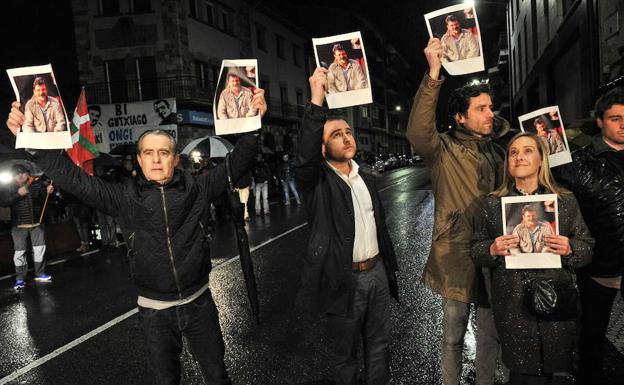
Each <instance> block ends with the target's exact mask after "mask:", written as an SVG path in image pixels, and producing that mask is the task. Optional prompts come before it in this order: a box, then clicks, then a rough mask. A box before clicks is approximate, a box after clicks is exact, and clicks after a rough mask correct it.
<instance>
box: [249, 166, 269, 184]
mask: <svg viewBox="0 0 624 385" xmlns="http://www.w3.org/2000/svg"><path fill="white" fill-rule="evenodd" d="M270 178H271V169H270V168H269V166H268V165H267V164H266V162H264V161H261V162H256V163H255V164H254V166H253V179H254V183H264V182H267V181H268V180H269V179H270Z"/></svg>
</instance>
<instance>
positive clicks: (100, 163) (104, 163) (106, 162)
mask: <svg viewBox="0 0 624 385" xmlns="http://www.w3.org/2000/svg"><path fill="white" fill-rule="evenodd" d="M87 162H93V167H94V168H95V167H104V168H111V167H117V166H121V159H120V158H118V157H116V156H113V155H111V154H107V153H105V152H100V155H98V156H97V158H93V159H91V160H88V161H87ZM87 162H85V163H87Z"/></svg>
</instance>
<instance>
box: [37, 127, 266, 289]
mask: <svg viewBox="0 0 624 385" xmlns="http://www.w3.org/2000/svg"><path fill="white" fill-rule="evenodd" d="M256 152H257V138H256V136H255V135H254V134H246V135H244V136H242V137H241V138H240V139H239V140H238V142H237V144H236V148H235V149H234V152H233V154H232V158H231V161H232V163H231V164H232V177H233V179H234V180H235V181H236V180H238V179H239V178H240V177H241V175H243V174H244V173H245V172H246V171H248V170H249V169H250V168H251V166H252V164H253V158H254V156H255V155H256ZM35 163H37V165H38V166H39V167H41V168H42V169H43V170H46V171H47V172H46V173H47V174H48V175H50V177H52V179H53V180H54V181H55V182H56V183H57V184H58V185H59V186H60V187H62V188H63V189H65V190H67V191H69V192H70V193H72V194H73V195H74V196H76V197H78V198H79V199H81V200H82V201H83V202H84V203H85V204H87V205H89V206H92V207H94V208H96V209H98V210H100V211H102V212H104V213H106V214H109V215H111V216H113V217H114V218H115V219H116V220H117V222H118V223H119V225H120V227H121V229H122V231H123V234H124V238H125V239H126V242H127V244H128V248H129V249H130V252H129V256H130V268H131V274H132V277H133V280H134V283H135V284H136V285H137V286H138V289H139V295H141V296H144V297H147V298H150V299H156V300H163V301H172V300H178V299H182V298H186V297H188V296H189V295H191V294H193V293H194V292H196V291H197V290H199V288H201V287H202V286H203V285H204V284H206V283H207V282H208V280H209V278H208V274H209V272H210V269H211V262H210V258H209V254H210V253H209V250H208V249H207V248H208V244H207V242H206V237H205V233H204V224H202V223H201V221H200V220H201V219H202V213H203V212H204V209H205V207H206V205H208V204H209V202H210V201H212V200H213V199H214V198H215V197H216V196H218V195H220V194H221V193H223V191H224V190H225V189H226V187H227V176H226V171H225V166H224V165H223V164H221V165H219V166H217V167H215V168H214V169H213V170H211V172H210V173H209V174H208V175H206V176H198V177H194V176H193V175H191V174H190V173H185V172H183V171H181V170H179V169H176V170H175V173H174V176H173V179H172V180H171V181H170V182H169V183H167V184H166V185H160V184H158V183H155V182H152V181H148V180H146V179H145V177H144V176H143V175H142V174H141V173H139V175H138V176H137V177H136V178H132V179H128V180H126V182H125V183H124V184H119V183H107V182H104V181H102V180H101V179H100V178H97V177H91V176H88V175H86V174H85V173H84V172H83V171H82V170H81V169H80V168H78V167H76V166H74V165H73V164H72V163H71V162H70V160H69V158H67V156H66V155H65V154H64V152H61V151H39V152H38V153H37V154H36V156H35Z"/></svg>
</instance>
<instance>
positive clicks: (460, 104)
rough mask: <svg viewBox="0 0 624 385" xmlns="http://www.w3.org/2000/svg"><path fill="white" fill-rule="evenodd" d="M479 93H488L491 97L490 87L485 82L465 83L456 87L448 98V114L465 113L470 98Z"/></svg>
mask: <svg viewBox="0 0 624 385" xmlns="http://www.w3.org/2000/svg"><path fill="white" fill-rule="evenodd" d="M481 94H488V95H490V97H492V89H491V88H490V86H489V85H488V84H487V83H479V84H466V85H465V86H463V87H460V88H456V89H454V90H453V92H451V96H449V99H448V114H449V116H451V117H454V116H455V115H457V114H462V115H466V113H467V112H468V107H470V98H476V97H477V96H479V95H481Z"/></svg>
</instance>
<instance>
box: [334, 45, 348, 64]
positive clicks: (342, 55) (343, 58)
mask: <svg viewBox="0 0 624 385" xmlns="http://www.w3.org/2000/svg"><path fill="white" fill-rule="evenodd" d="M334 61H335V62H336V63H337V64H339V65H341V66H342V67H346V66H347V64H349V56H348V55H347V51H345V50H344V49H337V50H335V51H334Z"/></svg>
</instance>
